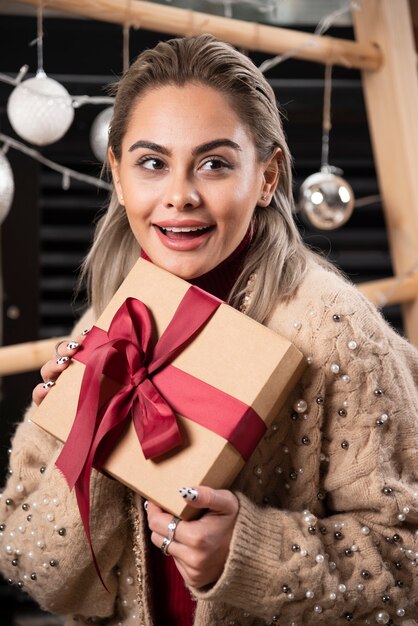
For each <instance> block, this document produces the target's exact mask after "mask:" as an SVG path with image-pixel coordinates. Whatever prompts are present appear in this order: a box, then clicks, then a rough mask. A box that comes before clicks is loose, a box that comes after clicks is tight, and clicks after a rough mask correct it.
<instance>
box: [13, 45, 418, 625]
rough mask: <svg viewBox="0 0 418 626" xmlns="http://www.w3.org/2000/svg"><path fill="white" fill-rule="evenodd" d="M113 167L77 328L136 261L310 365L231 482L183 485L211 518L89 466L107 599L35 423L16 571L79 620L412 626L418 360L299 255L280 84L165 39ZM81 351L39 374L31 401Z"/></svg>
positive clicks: (123, 96) (148, 66)
mask: <svg viewBox="0 0 418 626" xmlns="http://www.w3.org/2000/svg"><path fill="white" fill-rule="evenodd" d="M109 162H110V166H111V169H112V175H113V182H114V191H113V193H112V198H111V201H110V205H109V209H108V211H107V213H106V215H105V216H104V217H103V218H102V220H101V222H100V223H99V225H98V228H97V234H96V238H95V241H94V244H93V247H92V250H91V252H90V254H89V256H88V258H87V261H86V265H85V275H87V277H88V281H89V286H90V293H91V304H92V309H91V310H90V311H89V312H88V313H87V314H86V316H85V317H84V318H83V320H82V321H81V322H80V324H79V325H78V327H77V329H76V330H75V335H74V336H76V335H77V333H78V332H80V330H81V329H82V328H86V327H88V326H90V325H91V324H92V323H93V321H94V319H95V318H96V317H97V315H98V314H99V313H100V312H101V311H102V310H103V308H104V307H105V306H106V304H107V302H108V301H109V300H110V298H111V297H112V295H113V293H114V292H115V290H116V289H117V287H118V286H119V284H120V283H121V281H122V280H123V278H124V276H126V274H127V272H128V271H129V269H130V268H131V266H132V265H133V263H134V261H135V260H136V258H137V257H138V256H139V254H140V253H142V255H143V256H144V257H145V258H146V259H148V260H149V261H150V262H152V263H155V264H156V265H158V266H160V267H163V268H165V269H167V270H169V271H170V272H172V273H173V274H175V275H177V276H180V277H182V278H184V279H186V280H189V281H191V282H193V283H195V284H198V285H199V286H201V287H202V288H204V289H207V290H208V291H210V292H211V293H214V294H215V295H217V296H219V297H221V298H223V299H227V300H228V301H229V302H230V303H231V304H232V305H233V306H235V307H237V308H240V309H241V310H242V311H243V312H245V313H246V314H247V315H250V316H251V317H253V318H254V319H256V320H258V321H259V322H261V323H263V324H265V325H267V326H269V327H270V328H272V329H274V330H276V331H277V332H279V333H281V334H282V335H284V336H286V337H288V338H289V339H290V340H291V341H293V342H294V344H295V345H296V346H297V347H298V348H299V349H300V350H301V351H302V352H303V353H304V355H305V356H306V360H307V362H308V364H309V366H308V367H307V370H306V373H305V374H304V375H303V377H302V380H301V382H300V384H299V385H298V387H297V389H296V390H295V391H294V392H293V393H292V395H291V397H290V398H289V400H288V401H287V403H286V405H285V406H284V408H283V409H282V410H281V412H280V414H279V415H278V416H277V419H276V420H275V422H274V423H273V425H272V427H271V428H270V429H269V431H268V432H267V433H266V435H265V437H264V438H263V440H262V441H261V442H260V444H259V446H258V447H257V449H256V451H255V452H254V454H253V455H252V457H251V459H250V460H249V462H248V463H247V464H246V466H245V468H244V469H243V471H242V472H241V474H240V475H239V476H238V478H237V480H236V481H235V483H234V485H233V486H232V487H231V490H213V489H209V488H207V487H204V486H200V485H179V490H180V494H179V497H181V496H183V497H186V498H188V499H189V500H190V504H191V505H192V506H195V507H197V508H199V509H202V513H203V515H202V516H201V517H200V519H198V520H197V521H192V522H186V521H180V522H178V521H177V520H173V518H172V516H171V515H170V514H168V513H166V512H165V511H162V510H161V509H160V508H158V507H157V506H156V505H155V504H152V503H151V502H150V503H149V504H148V506H146V507H144V506H143V503H142V502H141V499H140V498H139V497H132V496H131V495H130V494H129V493H128V490H127V489H126V488H125V487H123V486H122V485H121V484H119V483H117V482H115V481H112V480H110V479H108V478H107V477H105V476H103V475H100V474H97V473H95V474H94V476H93V478H92V490H91V503H92V504H91V506H92V518H91V529H92V536H93V543H94V547H95V551H96V554H97V557H98V561H99V565H100V569H101V573H102V575H103V578H104V582H105V583H106V586H107V588H108V591H106V590H105V589H104V588H103V586H102V585H101V583H100V581H99V579H98V577H97V575H96V572H95V571H94V568H93V565H92V560H91V555H90V553H89V550H88V548H87V544H86V540H85V537H84V534H83V530H82V526H81V522H80V517H79V513H78V510H77V507H76V504H75V498H74V495H73V494H72V493H69V492H68V489H67V486H66V484H65V481H64V479H63V477H62V476H61V475H60V473H59V471H58V470H57V469H56V468H55V467H54V463H55V460H56V458H57V456H58V454H59V451H60V445H59V444H58V443H57V442H56V441H54V440H53V439H52V438H51V437H49V436H48V435H46V434H43V433H41V432H39V430H38V429H37V428H36V427H35V426H33V425H32V424H31V423H30V414H31V413H30V411H29V413H28V415H27V417H26V419H25V421H24V423H23V424H22V425H21V426H19V428H18V430H17V433H16V435H15V439H14V443H13V450H12V455H11V469H12V471H13V474H12V476H11V478H10V479H9V482H8V484H7V486H6V489H5V491H4V494H3V498H2V504H1V507H2V516H3V521H4V524H3V531H2V532H3V536H2V543H3V546H4V547H3V559H2V570H3V572H4V573H5V575H6V576H7V577H8V578H10V581H11V582H15V583H17V584H18V585H19V586H23V587H24V588H25V589H26V590H27V591H28V592H29V593H30V594H32V595H33V597H35V598H36V599H37V600H38V602H39V603H40V604H41V606H43V607H45V608H46V609H48V610H50V611H52V612H54V613H59V614H63V615H66V616H67V621H66V622H65V623H66V624H72V623H73V622H78V623H90V622H96V623H103V624H112V625H116V624H121V625H124V626H125V625H131V624H132V625H133V624H143V625H146V626H148V625H150V624H152V623H154V624H157V625H158V626H159V625H166V624H176V625H180V624H181V625H182V626H183V625H186V624H187V625H191V624H195V625H196V626H203V625H205V626H209V625H210V626H214V625H223V626H226V625H233V624H234V625H237V626H238V625H243V626H244V625H250V624H251V625H254V626H258V625H262V624H282V625H286V626H289V625H292V626H296V625H297V626H301V625H308V626H311V625H316V624H318V625H325V624H326V625H330V624H344V623H345V622H351V623H353V624H375V623H379V624H392V625H400V624H404V625H406V624H408V623H409V624H410V623H411V620H413V618H415V617H418V599H417V597H418V582H417V574H416V571H417V569H416V567H415V566H416V564H417V552H416V550H417V534H416V528H417V521H418V478H417V476H418V470H417V465H416V458H417V446H418V444H417V419H416V418H417V414H418V397H417V387H416V381H417V377H418V353H417V351H416V350H415V349H414V348H413V347H412V346H411V345H409V344H408V343H407V342H406V341H405V340H404V339H402V338H401V337H399V336H398V335H397V334H396V333H395V332H394V331H393V330H391V329H390V328H389V327H388V325H387V324H386V323H385V322H384V321H383V319H382V318H381V316H380V314H379V313H378V312H377V311H376V310H375V309H374V307H372V306H371V305H370V304H369V303H368V302H366V301H365V299H364V298H363V297H362V296H361V295H360V294H359V293H358V291H357V290H356V289H355V288H354V287H353V286H351V285H350V284H348V283H347V282H346V281H345V280H343V279H342V278H341V277H340V276H339V275H338V274H337V273H336V272H335V271H333V270H332V269H331V267H330V266H328V264H327V263H326V262H325V261H324V260H322V259H320V258H319V257H317V256H316V255H314V254H313V253H312V252H310V251H309V250H307V249H306V248H305V247H304V245H303V243H302V242H301V239H300V236H299V234H298V231H297V229H296V227H295V225H294V222H293V219H292V193H291V171H290V156H289V152H288V148H287V146H286V142H285V139H284V136H283V131H282V129H281V124H280V119H279V115H278V112H277V108H276V103H275V98H274V95H273V92H272V90H271V88H270V87H269V85H268V84H267V82H266V81H265V79H264V78H263V76H262V75H261V74H260V72H259V71H258V70H257V69H256V68H255V67H254V65H253V64H252V63H251V61H250V60H249V59H247V58H246V57H245V56H243V55H242V54H240V53H238V52H236V51H234V50H233V49H232V48H231V47H230V46H228V45H226V44H223V43H220V42H218V41H216V40H215V39H214V38H213V37H211V36H209V35H203V36H200V37H196V38H185V39H176V40H172V41H169V42H165V43H160V44H158V46H157V47H156V48H155V49H154V50H150V51H146V52H144V53H142V54H141V55H140V56H139V58H138V59H137V61H136V62H135V63H134V64H133V65H132V67H131V68H130V69H129V70H128V72H127V73H126V74H125V76H124V77H123V78H122V80H121V81H120V82H119V84H118V85H117V87H116V102H115V112H114V118H113V121H112V124H111V130H110V134H109ZM141 251H142V252H141ZM76 339H77V341H76V342H73V341H71V342H70V343H69V344H68V345H67V347H66V348H64V347H63V346H60V347H59V353H58V356H59V358H58V360H57V361H49V362H48V363H47V364H46V365H45V366H44V367H43V368H42V370H41V373H42V378H43V380H44V383H43V384H41V385H38V386H37V387H36V388H35V390H34V401H35V404H39V403H40V402H41V401H42V399H43V397H44V396H45V395H46V394H47V393H48V390H49V388H50V386H51V385H52V384H53V383H54V381H55V380H56V379H57V377H58V376H59V374H60V372H61V371H62V370H63V369H65V368H66V367H67V366H68V363H69V360H68V359H71V356H73V355H74V353H75V352H76V350H77V345H76V344H77V343H79V342H80V341H81V340H82V336H81V335H80V336H79V337H76ZM248 358H249V359H251V355H248ZM57 419H59V414H57ZM145 504H147V503H145ZM170 540H171V541H170ZM163 553H164V554H163ZM167 557H168V558H167ZM196 601H197V603H196Z"/></svg>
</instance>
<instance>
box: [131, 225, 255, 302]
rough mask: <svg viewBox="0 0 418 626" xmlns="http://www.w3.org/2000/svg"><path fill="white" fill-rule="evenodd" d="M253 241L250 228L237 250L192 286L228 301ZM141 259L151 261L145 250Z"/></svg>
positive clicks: (193, 280)
mask: <svg viewBox="0 0 418 626" xmlns="http://www.w3.org/2000/svg"><path fill="white" fill-rule="evenodd" d="M251 240H252V228H251V227H250V228H249V229H248V231H247V232H246V234H245V236H244V238H243V240H242V241H241V243H240V244H239V245H238V246H237V248H235V250H234V251H233V252H232V253H231V254H230V255H229V257H228V258H226V259H225V260H224V261H222V262H221V263H219V265H217V266H216V267H214V268H213V269H211V270H210V271H209V272H207V273H206V274H202V276H197V277H196V278H192V279H191V280H189V281H188V282H189V283H191V284H192V285H196V286H197V287H200V288H201V289H203V290H204V291H207V292H208V293H211V294H212V295H214V296H216V297H217V298H220V300H227V299H228V296H229V294H230V293H231V290H232V287H233V286H234V284H235V282H236V280H237V278H238V276H239V275H240V273H241V271H242V268H243V267H244V262H245V258H246V256H247V253H248V250H249V249H250V245H251ZM141 257H142V258H143V259H146V260H147V261H151V259H150V258H149V256H148V255H147V254H146V252H144V251H143V250H142V252H141ZM151 262H152V261H151Z"/></svg>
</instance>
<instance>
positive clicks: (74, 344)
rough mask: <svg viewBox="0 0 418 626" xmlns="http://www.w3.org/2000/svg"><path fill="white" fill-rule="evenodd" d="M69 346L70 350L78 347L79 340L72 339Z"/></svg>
mask: <svg viewBox="0 0 418 626" xmlns="http://www.w3.org/2000/svg"><path fill="white" fill-rule="evenodd" d="M67 348H68V350H75V348H78V342H77V341H70V343H67Z"/></svg>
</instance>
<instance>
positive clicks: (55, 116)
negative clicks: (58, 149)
mask: <svg viewBox="0 0 418 626" xmlns="http://www.w3.org/2000/svg"><path fill="white" fill-rule="evenodd" d="M7 114H8V116H9V120H10V123H11V125H12V127H13V129H14V130H15V132H16V133H17V134H18V135H20V137H22V138H23V139H25V140H26V141H29V142H30V143H33V144H36V145H38V146H46V145H48V144H50V143H54V142H55V141H58V139H61V137H63V135H65V133H66V132H67V130H68V129H69V127H70V126H71V123H72V121H73V118H74V108H73V105H72V100H71V96H70V94H69V93H68V91H67V90H66V89H65V87H63V86H62V85H61V84H60V83H58V82H57V81H56V80H54V79H53V78H48V76H47V75H46V74H45V73H44V72H42V71H41V72H38V73H37V75H36V77H35V78H29V79H28V80H25V81H23V82H22V83H20V85H18V86H17V87H15V89H14V90H13V91H12V93H11V95H10V97H9V101H8V103H7Z"/></svg>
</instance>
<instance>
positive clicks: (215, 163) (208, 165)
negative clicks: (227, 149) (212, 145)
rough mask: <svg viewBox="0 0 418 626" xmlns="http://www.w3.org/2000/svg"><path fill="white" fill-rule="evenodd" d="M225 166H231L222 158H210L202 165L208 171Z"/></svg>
mask: <svg viewBox="0 0 418 626" xmlns="http://www.w3.org/2000/svg"><path fill="white" fill-rule="evenodd" d="M224 168H230V165H229V164H228V163H227V162H226V161H222V160H221V159H208V160H207V161H205V162H204V163H203V165H202V169H203V170H206V171H211V172H212V171H213V170H220V169H224Z"/></svg>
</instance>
